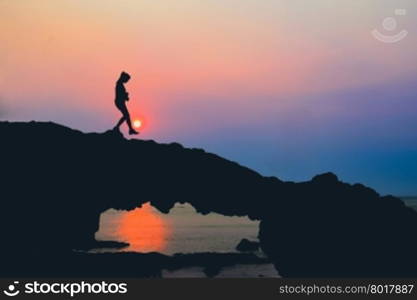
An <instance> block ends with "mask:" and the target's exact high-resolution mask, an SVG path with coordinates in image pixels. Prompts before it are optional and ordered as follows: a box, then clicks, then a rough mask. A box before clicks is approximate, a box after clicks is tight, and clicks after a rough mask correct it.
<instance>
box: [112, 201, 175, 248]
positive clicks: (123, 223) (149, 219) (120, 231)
mask: <svg viewBox="0 0 417 300" xmlns="http://www.w3.org/2000/svg"><path fill="white" fill-rule="evenodd" d="M118 223H119V225H118V227H117V229H116V235H117V236H118V240H120V241H124V242H127V243H129V244H130V246H129V248H127V249H126V250H128V251H137V252H152V251H158V252H160V251H162V250H164V249H165V248H166V244H167V242H166V241H167V236H168V234H169V232H170V230H169V226H168V222H167V221H166V220H164V219H163V218H161V217H160V216H159V215H158V214H157V213H156V212H155V211H154V209H153V208H152V206H151V205H150V204H149V203H147V204H144V205H143V206H142V207H141V208H136V209H134V210H132V211H129V212H127V213H124V214H123V215H121V219H120V221H119V222H118Z"/></svg>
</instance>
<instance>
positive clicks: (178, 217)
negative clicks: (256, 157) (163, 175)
mask: <svg viewBox="0 0 417 300" xmlns="http://www.w3.org/2000/svg"><path fill="white" fill-rule="evenodd" d="M402 200H403V201H404V202H405V203H406V204H407V205H408V206H410V207H413V208H414V209H416V210H417V197H404V198H402ZM258 225H259V222H257V221H251V220H249V219H248V218H246V217H225V216H222V215H219V214H214V213H210V214H208V215H206V216H203V215H201V214H198V213H196V212H195V210H194V208H193V207H192V206H190V205H188V204H184V205H180V204H177V205H176V206H175V207H174V208H173V209H172V210H171V212H170V213H169V214H167V215H166V214H162V213H160V212H159V211H158V210H156V209H155V208H153V207H152V206H150V205H149V204H147V205H144V206H143V207H142V208H137V209H135V210H133V211H130V212H125V211H116V210H108V211H106V212H105V213H104V214H102V216H101V220H100V230H99V231H98V232H97V233H96V238H97V239H98V240H112V241H122V242H128V243H129V244H130V246H129V247H127V248H124V249H120V250H116V251H135V252H153V251H156V252H160V253H163V254H168V255H171V254H175V253H196V252H237V251H236V249H235V247H236V245H237V244H238V243H239V241H240V240H241V239H242V238H247V239H249V240H253V241H257V240H258V239H257V234H258ZM97 251H115V250H109V249H100V250H97ZM257 254H258V255H260V256H262V255H263V254H262V253H257ZM204 276H205V275H204V274H203V272H202V270H201V269H200V268H187V269H183V270H179V271H175V272H165V273H164V277H204ZM258 276H265V277H276V276H278V274H277V271H276V270H275V269H274V267H273V266H272V265H270V264H267V265H244V266H243V265H241V266H239V265H237V266H234V267H228V268H225V269H224V270H223V271H222V272H221V274H220V275H219V277H258Z"/></svg>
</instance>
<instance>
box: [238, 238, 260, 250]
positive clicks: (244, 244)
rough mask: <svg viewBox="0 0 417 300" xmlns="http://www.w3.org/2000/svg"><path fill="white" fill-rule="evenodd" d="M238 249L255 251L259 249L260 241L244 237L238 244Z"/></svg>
mask: <svg viewBox="0 0 417 300" xmlns="http://www.w3.org/2000/svg"><path fill="white" fill-rule="evenodd" d="M236 250H237V251H240V252H254V251H258V250H259V242H253V241H249V240H248V239H242V240H241V241H240V242H239V244H237V246H236Z"/></svg>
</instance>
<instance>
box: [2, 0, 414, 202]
mask: <svg viewBox="0 0 417 300" xmlns="http://www.w3.org/2000/svg"><path fill="white" fill-rule="evenodd" d="M397 8H403V9H406V10H407V14H406V15H405V16H395V15H394V10H395V9H397ZM390 16H395V17H396V19H397V21H398V30H396V31H393V32H387V31H386V30H384V28H383V27H382V21H383V20H384V18H386V17H390ZM416 16H417V1H415V0H356V1H355V0H337V1H334V0H314V1H311V0H262V1H259V0H205V1H196V0H111V1H110V0H88V1H85V0H59V1H58V0H25V1H17V0H0V119H2V120H52V121H54V122H58V123H62V124H64V125H68V126H70V127H73V128H77V129H81V130H83V131H104V130H106V129H108V128H111V127H113V126H114V124H115V122H116V121H117V119H118V118H119V117H120V116H119V112H118V111H117V110H116V109H115V108H114V105H113V97H114V95H113V93H114V84H115V80H116V79H117V77H118V75H119V73H120V71H122V70H125V71H127V72H129V73H130V74H131V75H132V80H131V81H130V82H129V83H128V84H127V85H126V87H127V89H128V91H129V93H130V95H131V101H130V102H129V108H130V110H131V114H132V116H133V117H138V118H141V119H143V121H144V128H143V132H142V134H141V138H144V139H155V140H157V141H160V142H172V141H177V142H180V143H182V144H184V145H185V146H187V147H199V148H204V149H206V150H207V151H210V152H215V153H217V154H219V155H222V156H224V157H226V158H229V159H232V160H234V161H237V162H239V163H241V164H243V165H247V166H249V167H251V168H254V169H255V170H257V171H259V172H260V173H262V174H263V175H274V176H278V177H279V178H281V179H284V180H295V181H301V180H308V179H309V178H311V177H312V176H314V175H315V174H317V173H320V172H326V171H332V172H335V173H336V174H338V175H339V177H340V178H341V179H343V180H344V181H347V182H352V183H354V182H362V183H365V184H367V185H369V186H371V187H373V188H375V189H377V190H378V191H379V192H381V193H383V194H386V193H392V194H396V195H417V130H416V129H417V57H416V53H417V34H416V28H417V17H416ZM373 29H378V30H379V31H380V32H381V33H384V34H390V35H393V34H395V33H397V32H399V31H401V30H402V29H406V30H407V31H408V32H409V35H408V36H407V37H406V38H405V39H404V40H402V41H401V42H398V43H396V44H385V43H382V42H380V41H377V40H376V39H374V38H373V37H372V35H371V33H370V32H371V30H373Z"/></svg>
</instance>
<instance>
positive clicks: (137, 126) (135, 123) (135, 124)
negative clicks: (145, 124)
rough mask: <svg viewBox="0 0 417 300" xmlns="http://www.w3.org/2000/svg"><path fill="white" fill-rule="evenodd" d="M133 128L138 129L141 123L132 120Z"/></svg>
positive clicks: (137, 120)
mask: <svg viewBox="0 0 417 300" xmlns="http://www.w3.org/2000/svg"><path fill="white" fill-rule="evenodd" d="M133 127H135V128H140V127H142V121H141V120H139V119H136V120H134V121H133Z"/></svg>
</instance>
